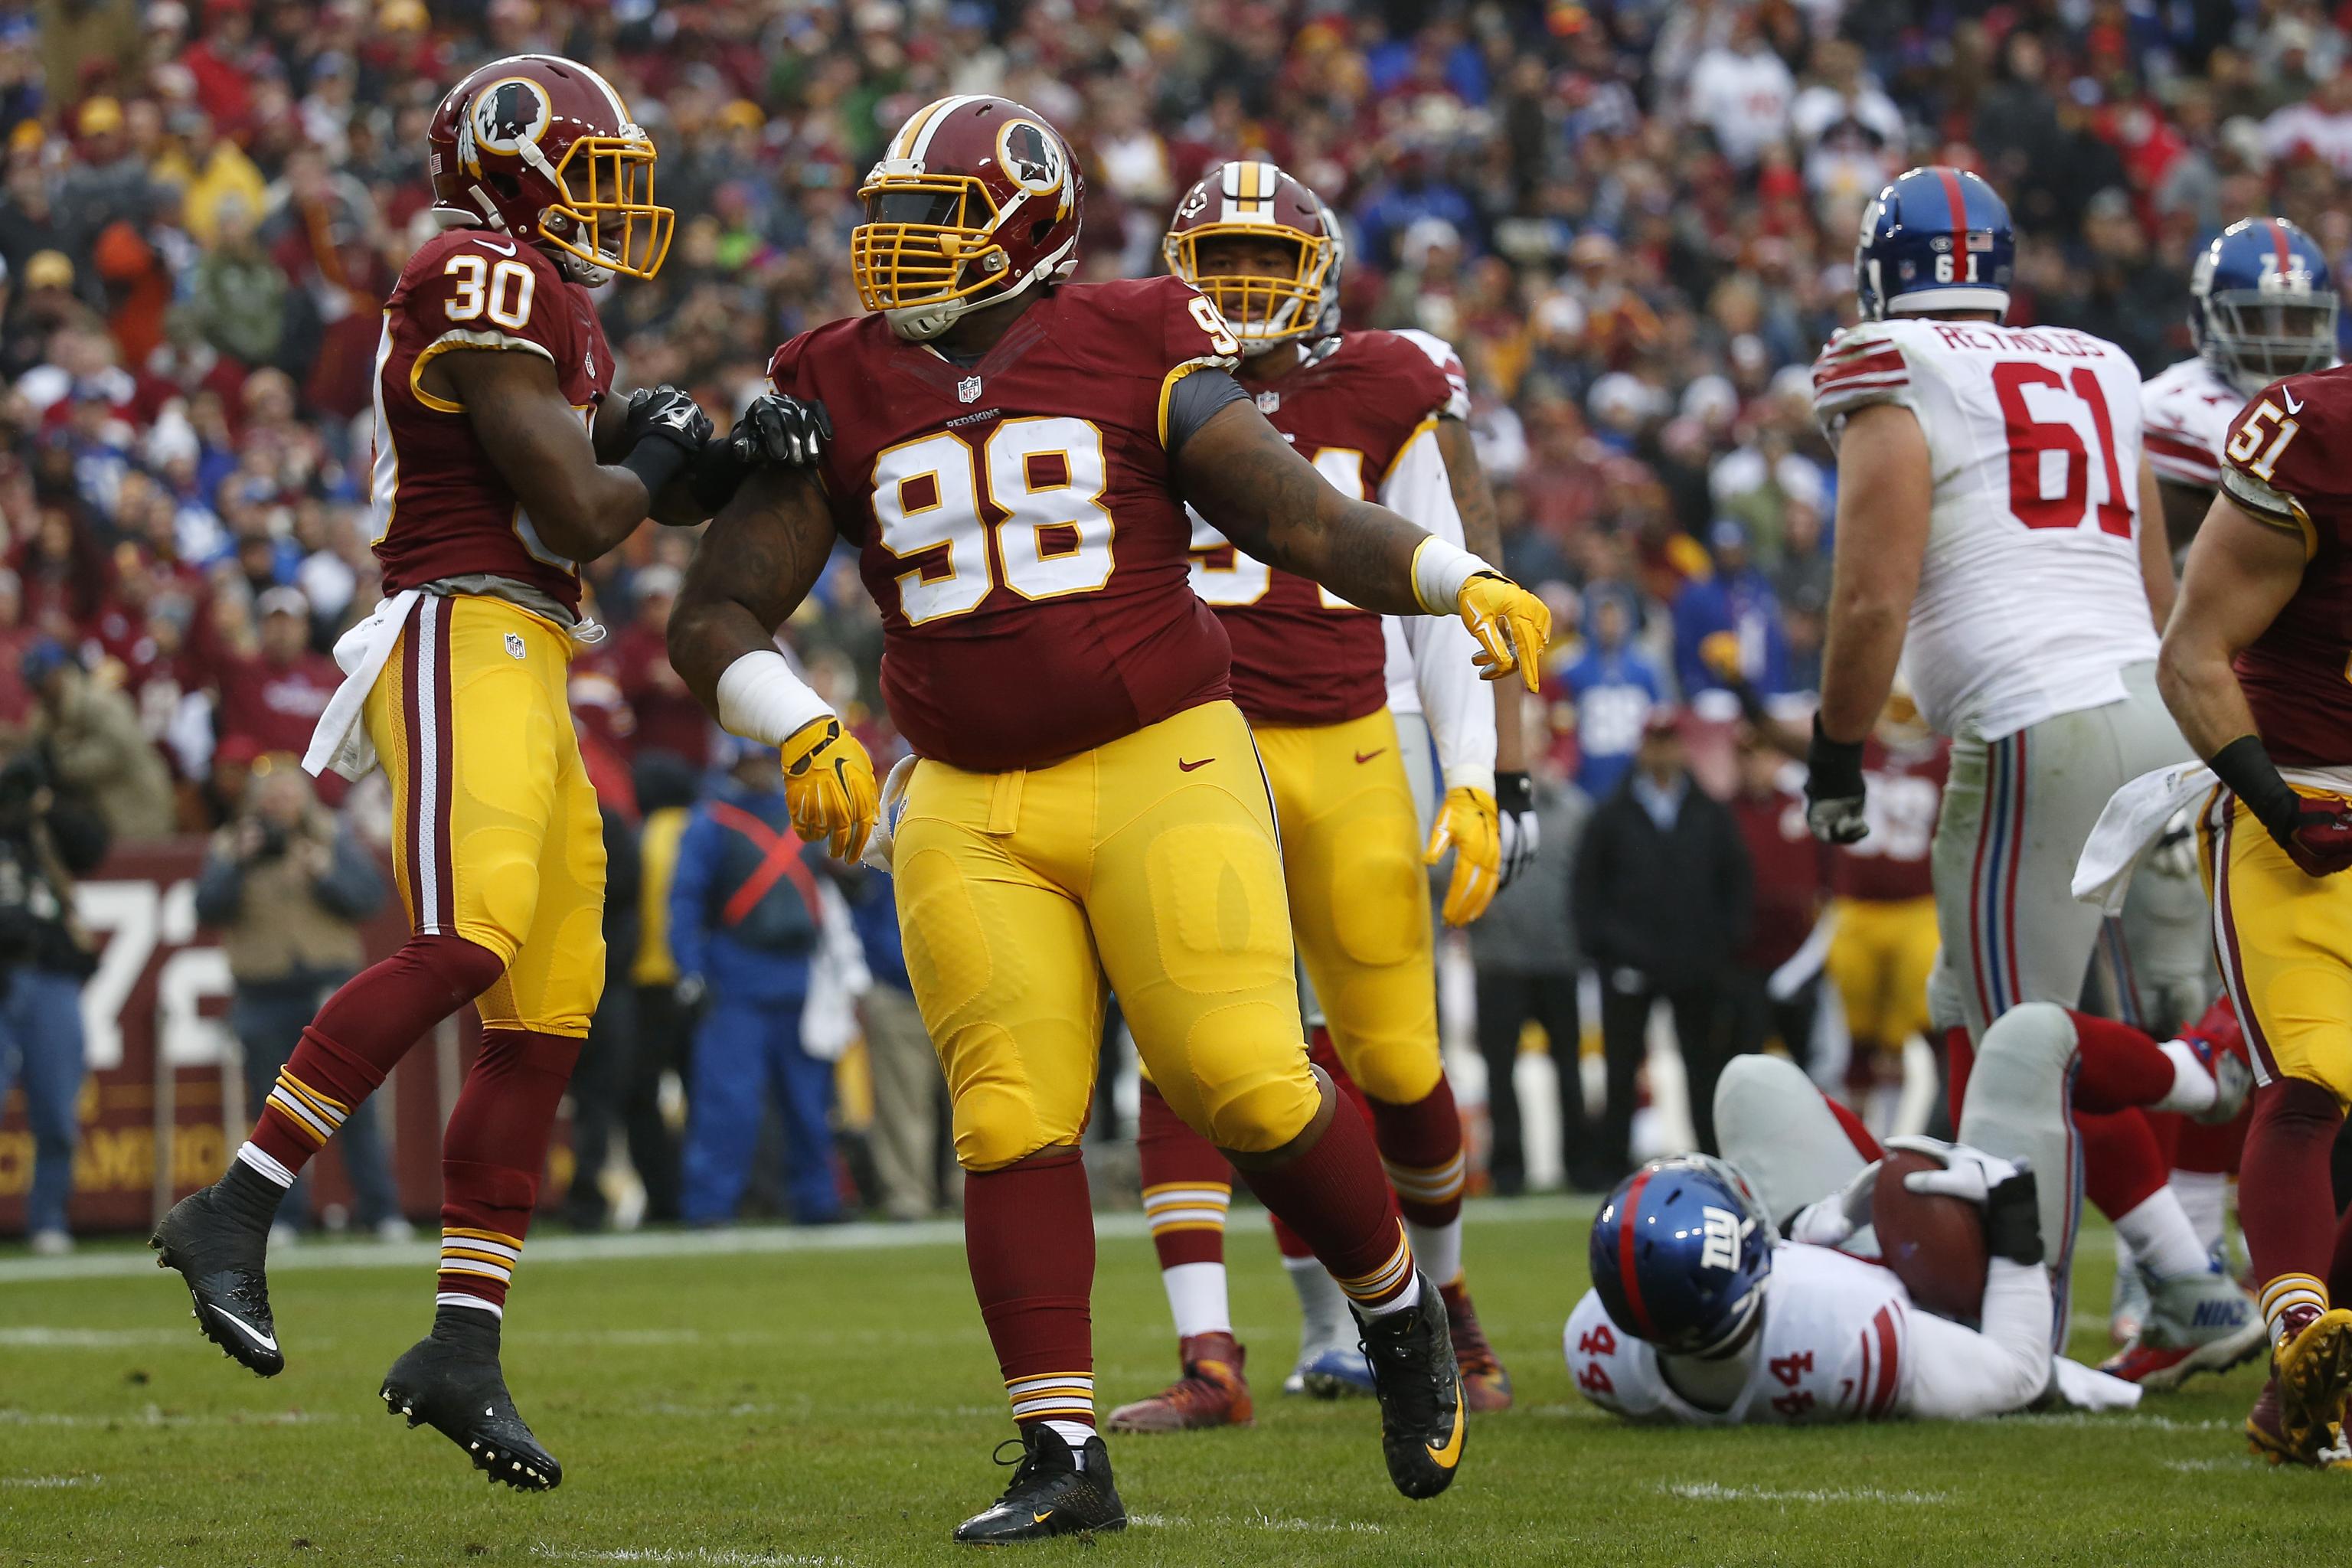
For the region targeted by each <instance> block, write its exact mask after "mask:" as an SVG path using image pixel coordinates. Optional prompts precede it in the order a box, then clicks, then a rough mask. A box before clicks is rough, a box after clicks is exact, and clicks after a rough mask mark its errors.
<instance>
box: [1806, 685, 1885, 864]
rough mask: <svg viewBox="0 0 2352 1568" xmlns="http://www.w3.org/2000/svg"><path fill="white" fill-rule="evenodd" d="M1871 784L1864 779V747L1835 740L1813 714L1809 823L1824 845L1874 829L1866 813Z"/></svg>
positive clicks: (1856, 837) (1847, 841)
mask: <svg viewBox="0 0 2352 1568" xmlns="http://www.w3.org/2000/svg"><path fill="white" fill-rule="evenodd" d="M1868 793H1869V786H1868V785H1866V784H1864V783H1863V778H1862V747H1861V745H1860V744H1859V743H1858V742H1849V741H1832V740H1831V739H1830V738H1829V737H1828V736H1827V735H1825V734H1823V733H1822V716H1821V715H1820V714H1819V713H1816V714H1814V715H1813V742H1812V744H1811V745H1810V746H1808V747H1806V748H1805V826H1807V827H1810V828H1811V829H1812V831H1813V837H1815V838H1818V839H1820V840H1821V841H1822V843H1824V844H1852V843H1854V842H1856V841H1858V840H1859V839H1860V838H1861V837H1863V836H1864V834H1866V833H1868V832H1869V831H1870V824H1869V823H1868V822H1867V821H1865V820H1864V817H1863V815H1862V807H1863V801H1864V797H1865V796H1866V795H1867V794H1868Z"/></svg>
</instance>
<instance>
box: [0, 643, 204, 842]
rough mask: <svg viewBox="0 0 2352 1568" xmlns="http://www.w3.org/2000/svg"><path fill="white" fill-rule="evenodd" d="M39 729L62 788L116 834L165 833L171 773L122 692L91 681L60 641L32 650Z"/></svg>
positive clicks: (27, 666) (28, 663)
mask: <svg viewBox="0 0 2352 1568" xmlns="http://www.w3.org/2000/svg"><path fill="white" fill-rule="evenodd" d="M23 668H24V672H25V684H26V685H27V686H29V687H31V688H32V689H33V694H34V698H35V700H36V703H37V709H36V711H35V714H34V719H33V734H34V739H35V742H36V744H37V747H38V749H39V752H40V754H41V756H42V758H43V759H44V762H45V763H46V765H47V769H48V772H49V773H50V775H51V776H52V777H53V778H55V779H56V781H57V784H58V788H59V789H61V790H68V791H70V792H72V793H74V794H76V795H81V796H83V797H85V798H87V799H88V800H89V803H90V804H91V805H92V806H93V807H95V808H96V810H97V812H98V815H99V816H100V818H101V819H102V820H103V821H104V822H105V824H106V827H107V831H108V832H109V833H110V834H111V835H113V837H117V838H160V837H163V835H165V834H167V833H169V832H171V831H172V828H173V823H174V821H175V813H174V811H173V803H172V778H171V774H170V773H168V772H166V771H165V769H164V767H163V758H162V756H160V755H159V754H157V752H156V751H155V748H154V746H153V744H152V742H149V741H148V739H147V734H146V731H143V730H142V729H141V728H140V727H139V711H138V710H137V709H135V708H133V707H132V706H131V700H130V699H129V698H128V697H125V696H124V695H123V694H122V693H121V691H119V690H115V689H111V688H109V687H102V686H100V685H99V684H98V683H97V682H96V681H94V680H92V679H90V678H89V674H88V673H87V672H85V671H84V670H83V668H82V667H81V662H80V660H79V659H78V658H75V657H74V655H73V654H72V653H71V652H70V651H69V650H68V648H67V647H65V645H64V644H62V643H60V642H58V641H57V640H56V639H55V638H45V639H44V640H42V641H40V642H37V643H35V644H34V645H33V646H32V647H30V648H29V649H27V650H26V654H25V658H24V666H23Z"/></svg>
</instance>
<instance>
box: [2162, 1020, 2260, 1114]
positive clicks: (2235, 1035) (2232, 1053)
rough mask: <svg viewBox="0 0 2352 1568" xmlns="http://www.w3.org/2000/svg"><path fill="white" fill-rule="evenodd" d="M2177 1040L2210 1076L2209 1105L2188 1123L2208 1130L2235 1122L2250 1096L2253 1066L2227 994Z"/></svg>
mask: <svg viewBox="0 0 2352 1568" xmlns="http://www.w3.org/2000/svg"><path fill="white" fill-rule="evenodd" d="M2180 1037H2181V1039H2182V1040H2183V1041H2185V1042H2186V1043H2187V1044H2188V1046H2189V1049H2190V1050H2192V1051H2195V1052H2196V1053H2197V1058H2198V1059H2199V1060H2200V1061H2201V1062H2203V1063H2204V1064H2205V1070H2206V1071H2207V1072H2210V1073H2211V1074H2212V1075H2213V1089H2214V1093H2213V1103H2212V1105H2211V1106H2210V1107H2209V1108H2208V1109H2206V1110H2201V1111H2200V1112H2198V1113H2197V1114H2196V1115H2194V1116H2192V1117H2190V1118H2189V1120H2190V1121H2196V1122H2201V1123H2203V1124H2204V1125H2206V1126H2209V1127H2211V1126H2219V1125H2220V1124H2221V1123H2222V1122H2224V1121H2232V1120H2234V1119H2235V1118H2236V1116H2237V1114H2238V1112H2239V1111H2241V1110H2244V1109H2245V1106H2246V1097H2247V1096H2248V1095H2249V1094H2252V1092H2253V1089H2254V1065H2253V1060H2252V1058H2251V1057H2249V1056H2248V1055H2247V1053H2246V1032H2245V1030H2244V1028H2243V1027H2242V1026H2240V1024H2239V1023H2238V1010H2237V1008H2235V1007H2234V1006H2232V1005H2231V1003H2230V994H2229V993H2228V992H2226V991H2224V992H2222V993H2221V996H2220V998H2219V999H2218V1000H2216V1001H2215V1002H2214V1004H2213V1005H2211V1006H2210V1007H2208V1008H2207V1009H2205V1016H2203V1017H2201V1018H2200V1019H2198V1020H2197V1022H2196V1023H2195V1024H2194V1025H2192V1026H2189V1028H2187V1029H2185V1030H2183V1031H2182V1032H2181V1036H2180Z"/></svg>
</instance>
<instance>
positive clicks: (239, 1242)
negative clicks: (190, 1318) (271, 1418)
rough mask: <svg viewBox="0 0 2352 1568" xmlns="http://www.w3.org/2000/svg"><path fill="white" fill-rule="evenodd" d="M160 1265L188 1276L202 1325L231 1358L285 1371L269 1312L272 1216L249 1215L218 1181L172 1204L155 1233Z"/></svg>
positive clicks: (151, 1241)
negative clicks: (226, 1196) (267, 1267)
mask: <svg viewBox="0 0 2352 1568" xmlns="http://www.w3.org/2000/svg"><path fill="white" fill-rule="evenodd" d="M147 1245H148V1246H150V1247H153V1248H154V1249H155V1253H156V1258H155V1267H156V1268H176V1269H178V1270H179V1271H180V1278H181V1279H184V1280H186V1281H187V1285H188V1300H189V1301H190V1302H191V1303H192V1304H193V1310H194V1315H195V1320H196V1326H197V1327H198V1328H200V1329H202V1330H203V1331H204V1333H205V1338H206V1339H208V1340H210V1341H212V1342H213V1343H215V1344H216V1345H218V1346H220V1348H221V1349H222V1350H223V1351H224V1352H226V1353H227V1355H228V1358H229V1359H230V1360H231V1361H234V1362H236V1363H237V1364H239V1365H240V1366H244V1367H247V1368H249V1369H251V1370H252V1371H254V1372H256V1373H259V1374H260V1375H261V1376H263V1377H275V1376H277V1375H278V1373H281V1372H283V1371H285V1370H286V1354H285V1352H283V1351H280V1350H279V1349H278V1322H277V1320H276V1319H274V1318H272V1317H271V1316H270V1315H269V1279H268V1274H267V1273H266V1272H265V1268H264V1265H265V1262H266V1260H267V1258H268V1250H269V1222H268V1218H267V1217H266V1216H256V1215H250V1214H246V1213H242V1212H240V1211H239V1209H238V1207H237V1205H235V1204H234V1203H230V1202H226V1201H225V1200H224V1199H223V1197H222V1195H221V1188H220V1186H218V1185H215V1186H210V1187H205V1188H203V1189H202V1190H201V1191H198V1192H194V1193H191V1194H188V1195H187V1196H186V1197H184V1198H182V1199H181V1200H180V1201H179V1202H178V1203H176V1204H173V1205H172V1212H171V1213H169V1214H167V1215H164V1216H163V1224H161V1225H159V1226H156V1227H155V1234H154V1235H152V1236H151V1237H148V1238H147Z"/></svg>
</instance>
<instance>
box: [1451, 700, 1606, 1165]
mask: <svg viewBox="0 0 2352 1568" xmlns="http://www.w3.org/2000/svg"><path fill="white" fill-rule="evenodd" d="M1529 717H1530V719H1531V721H1532V720H1533V719H1534V717H1535V716H1534V714H1533V713H1532V711H1530V713H1529ZM1528 755H1529V756H1530V757H1533V758H1535V759H1536V762H1535V764H1534V765H1533V766H1532V767H1531V768H1530V769H1529V770H1528V772H1529V773H1530V775H1531V782H1532V783H1533V785H1534V788H1535V797H1536V821H1537V825H1538V835H1539V837H1538V848H1537V854H1536V858H1535V862H1534V864H1532V865H1530V866H1528V867H1527V868H1525V869H1523V870H1521V871H1520V873H1519V874H1518V876H1517V877H1516V878H1515V879H1512V881H1511V884H1510V885H1509V886H1508V887H1507V888H1505V889H1503V890H1502V891H1501V892H1499V893H1496V895H1495V901H1494V902H1493V903H1492V904H1490V905H1489V906H1487V910H1486V914H1485V916H1483V917H1482V918H1481V919H1479V920H1478V921H1476V922H1475V923H1474V924H1473V925H1472V926H1471V927H1470V962H1471V964H1472V965H1473V967H1474V968H1475V971H1476V973H1477V984H1478V1054H1479V1055H1480V1056H1481V1057H1483V1058H1486V1120H1487V1124H1488V1126H1489V1128H1490V1129H1491V1130H1492V1141H1491V1142H1490V1143H1489V1144H1488V1148H1487V1155H1486V1174H1487V1177H1488V1179H1489V1180H1491V1181H1492V1182H1493V1183H1494V1185H1495V1190H1496V1192H1497V1193H1500V1194H1504V1195H1505V1196H1509V1195H1511V1194H1517V1193H1518V1192H1521V1191H1523V1190H1525V1188H1526V1186H1527V1179H1528V1157H1527V1142H1526V1134H1525V1131H1524V1127H1525V1123H1524V1121H1523V1120H1522V1118H1521V1116H1520V1112H1519V1091H1518V1084H1517V1070H1516V1069H1517V1066H1518V1059H1519V1037H1520V1034H1521V1032H1522V1031H1523V1030H1524V1029H1525V1028H1526V1026H1528V1025H1529V1024H1534V1025H1536V1026H1538V1027H1540V1028H1541V1029H1542V1030H1543V1033H1544V1044H1545V1047H1546V1049H1547V1050H1548V1051H1549V1053H1550V1056H1551V1064H1552V1069H1553V1071H1554V1072H1555V1073H1556V1074H1558V1076H1559V1126H1560V1163H1561V1165H1562V1167H1563V1168H1564V1169H1565V1170H1566V1171H1567V1173H1568V1179H1569V1182H1570V1185H1572V1186H1575V1187H1577V1188H1578V1189H1580V1190H1582V1191H1591V1190H1595V1188H1596V1187H1597V1186H1598V1185H1599V1184H1600V1183H1601V1169H1600V1166H1601V1150H1600V1148H1599V1147H1598V1146H1597V1145H1598V1138H1597V1136H1596V1129H1595V1128H1594V1126H1593V1122H1592V1119H1591V1116H1590V1115H1589V1114H1588V1113H1587V1111H1586V1110H1585V1105H1584V1074H1583V1072H1582V1070H1581V1068H1580V1067H1579V1065H1578V1064H1579V1062H1580V1059H1581V1053H1582V1050H1583V1046H1584V1028H1583V1020H1582V1018H1581V1017H1580V1013H1579V1008H1578V1004H1577V995H1576V988H1577V984H1578V979H1577V971H1578V970H1579V969H1580V967H1581V965H1582V957H1581V955H1580V953H1579V952H1578V951H1577V943H1576V921H1575V917H1574V905H1573V900H1571V899H1570V895H1569V874H1570V869H1571V868H1573V866H1574V865H1575V862H1576V847H1577V845H1578V844H1579V843H1580V841H1581V840H1582V839H1583V837H1584V823H1585V818H1586V817H1587V816H1590V815H1591V810H1592V805H1591V801H1589V800H1588V799H1586V798H1585V795H1584V792H1583V791H1582V790H1580V789H1578V788H1577V787H1576V786H1575V785H1574V784H1570V783H1569V782H1568V780H1567V778H1566V777H1565V776H1564V775H1563V774H1562V773H1560V770H1559V767H1558V766H1557V765H1555V764H1554V763H1552V762H1551V761H1550V760H1549V758H1547V757H1545V756H1544V755H1543V754H1542V742H1541V740H1540V738H1539V737H1537V736H1530V737H1529V744H1528Z"/></svg>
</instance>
